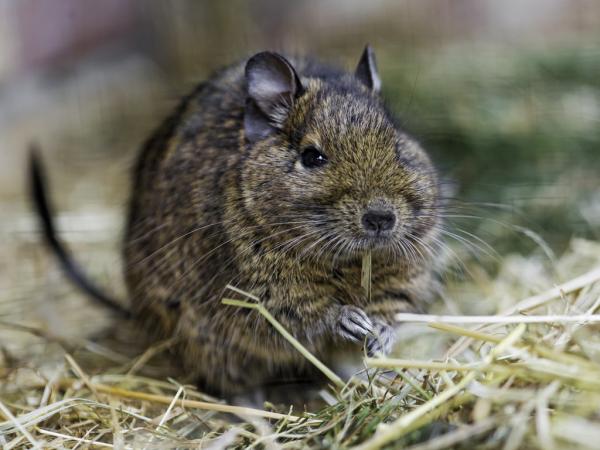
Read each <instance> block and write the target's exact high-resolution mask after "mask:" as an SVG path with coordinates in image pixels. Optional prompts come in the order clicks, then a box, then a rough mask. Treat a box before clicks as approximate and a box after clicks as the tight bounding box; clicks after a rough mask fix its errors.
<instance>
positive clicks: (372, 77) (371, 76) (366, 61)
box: [354, 44, 381, 93]
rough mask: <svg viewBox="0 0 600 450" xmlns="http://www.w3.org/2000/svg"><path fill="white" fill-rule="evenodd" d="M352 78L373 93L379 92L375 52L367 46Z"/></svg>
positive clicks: (379, 81) (379, 85)
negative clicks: (356, 79)
mask: <svg viewBox="0 0 600 450" xmlns="http://www.w3.org/2000/svg"><path fill="white" fill-rule="evenodd" d="M354 76H355V77H356V78H358V79H359V80H360V81H361V82H362V83H363V84H364V85H365V86H367V87H368V88H369V89H371V90H372V91H373V92H375V93H379V91H381V78H379V73H378V72H377V63H376V62H375V52H374V51H373V49H372V48H371V46H370V45H368V44H367V46H366V47H365V50H364V51H363V54H362V56H361V57H360V61H359V62H358V66H356V71H355V72H354Z"/></svg>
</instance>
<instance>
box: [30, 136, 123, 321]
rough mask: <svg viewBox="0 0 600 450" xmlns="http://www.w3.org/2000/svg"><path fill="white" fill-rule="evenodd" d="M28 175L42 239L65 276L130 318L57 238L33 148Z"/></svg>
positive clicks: (42, 172)
mask: <svg viewBox="0 0 600 450" xmlns="http://www.w3.org/2000/svg"><path fill="white" fill-rule="evenodd" d="M29 176H30V194H31V199H32V202H33V207H34V209H35V212H36V213H37V216H38V218H39V221H40V225H41V229H42V232H43V234H44V239H45V241H46V243H47V244H48V246H49V247H50V249H51V250H52V253H53V254H54V255H55V256H56V258H57V259H58V261H59V263H60V266H61V267H62V269H63V271H64V272H65V274H66V275H67V277H68V278H69V279H70V280H71V281H72V282H73V283H74V284H75V285H76V286H77V287H79V288H80V289H81V290H83V291H84V292H86V293H87V294H88V295H89V296H91V297H92V298H93V299H94V300H96V301H97V302H99V303H101V304H102V305H105V306H108V307H109V308H111V309H112V310H114V311H116V312H118V313H119V314H121V315H123V316H126V317H130V315H131V313H130V312H129V311H128V310H127V309H126V308H125V307H124V306H122V305H121V303H120V302H118V301H116V300H115V299H114V298H112V297H111V296H109V295H107V294H106V293H104V292H103V291H102V290H101V289H100V288H98V287H97V286H96V285H95V284H94V283H93V282H92V281H91V280H90V279H89V278H88V276H87V275H86V274H85V273H84V272H83V270H82V269H81V267H80V266H79V265H78V264H77V263H76V262H75V261H74V260H73V258H72V257H71V254H70V252H69V251H68V249H67V248H66V247H65V246H64V245H63V243H62V242H61V241H60V240H59V239H58V236H57V233H56V227H55V226H54V219H53V218H52V211H51V208H50V206H49V203H48V198H47V197H46V192H47V190H48V189H47V184H46V181H45V178H46V177H45V172H44V168H43V164H42V160H41V157H40V156H39V152H38V150H37V148H36V147H35V146H33V145H32V146H31V148H30V151H29Z"/></svg>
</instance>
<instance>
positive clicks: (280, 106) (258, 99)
mask: <svg viewBox="0 0 600 450" xmlns="http://www.w3.org/2000/svg"><path fill="white" fill-rule="evenodd" d="M246 85H247V88H248V100H247V102H246V111H245V113H244V128H245V131H246V138H247V139H248V140H249V141H250V142H253V141H256V140H258V139H262V138H264V137H266V136H268V135H269V133H271V132H272V131H274V129H277V128H279V127H281V125H282V124H283V122H284V121H285V119H287V117H288V114H289V112H290V109H291V108H292V106H293V104H294V101H295V100H296V98H297V97H299V96H300V95H301V94H302V93H303V92H304V87H303V86H302V83H301V82H300V77H299V76H298V74H297V73H296V70H295V69H294V68H293V67H292V65H291V64H290V63H289V61H288V60H287V59H285V58H284V57H283V56H281V55H279V54H277V53H272V52H262V53H258V54H256V55H254V56H253V57H252V58H250V59H249V60H248V62H247V63H246Z"/></svg>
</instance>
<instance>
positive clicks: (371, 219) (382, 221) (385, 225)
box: [362, 209, 396, 234]
mask: <svg viewBox="0 0 600 450" xmlns="http://www.w3.org/2000/svg"><path fill="white" fill-rule="evenodd" d="M362 224H363V227H364V229H365V230H366V231H368V232H369V233H374V234H380V233H382V232H384V231H389V230H391V229H392V228H394V225H395V224H396V214H394V212H393V211H390V210H374V209H370V210H368V211H367V212H366V213H365V214H364V215H363V216H362Z"/></svg>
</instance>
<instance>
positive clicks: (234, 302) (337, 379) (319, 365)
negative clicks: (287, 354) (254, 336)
mask: <svg viewBox="0 0 600 450" xmlns="http://www.w3.org/2000/svg"><path fill="white" fill-rule="evenodd" d="M222 303H223V304H225V305H230V306H238V307H240V308H249V309H256V310H257V311H258V312H260V313H261V314H262V315H263V316H264V317H265V319H267V320H268V321H269V323H270V324H271V325H273V326H274V327H275V329H276V330H277V331H279V333H281V335H282V336H283V337H284V338H285V339H286V340H287V341H288V342H289V343H290V344H292V346H293V347H294V348H295V349H296V350H298V351H299V352H300V353H301V354H302V356H304V357H305V358H306V359H307V360H308V361H310V362H311V363H312V364H313V365H314V366H315V367H316V368H317V369H319V370H320V371H321V372H322V373H323V374H324V375H325V376H326V377H327V378H329V380H330V381H331V382H332V383H333V384H335V385H336V386H337V387H338V388H343V387H344V386H345V383H344V381H343V380H342V379H341V378H340V377H339V376H337V375H336V374H335V373H334V372H333V371H332V370H331V369H330V368H329V367H327V366H326V365H325V364H323V363H322V362H321V361H319V359H318V358H317V357H316V356H315V355H313V354H312V353H311V352H310V351H308V349H307V348H306V347H304V346H303V345H302V344H301V343H300V342H298V340H297V339H296V338H295V337H294V336H292V335H291V334H290V333H289V332H288V331H287V330H286V329H285V328H284V327H283V325H281V324H280V323H279V322H278V321H277V319H275V317H273V316H272V315H271V313H270V312H269V311H267V309H266V308H265V307H264V306H263V305H261V304H260V303H249V302H245V301H242V300H233V299H230V298H225V299H223V300H222Z"/></svg>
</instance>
